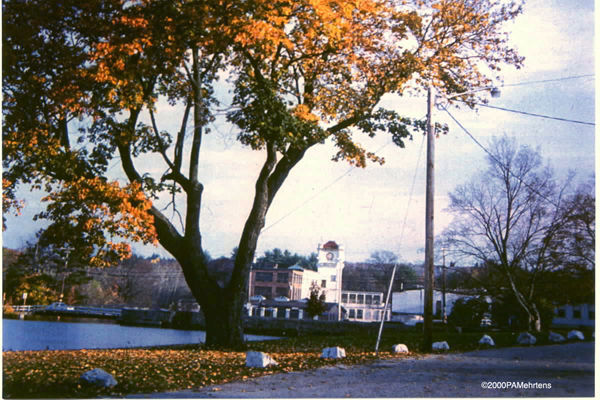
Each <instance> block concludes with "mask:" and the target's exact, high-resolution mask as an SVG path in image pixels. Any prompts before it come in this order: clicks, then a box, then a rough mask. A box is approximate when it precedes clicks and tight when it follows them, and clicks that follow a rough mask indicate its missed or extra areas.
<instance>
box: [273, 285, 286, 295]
mask: <svg viewBox="0 0 600 400" xmlns="http://www.w3.org/2000/svg"><path fill="white" fill-rule="evenodd" d="M275 295H276V296H278V297H279V296H285V297H287V295H288V290H287V288H286V287H278V288H275Z"/></svg>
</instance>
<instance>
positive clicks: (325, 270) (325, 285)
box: [302, 241, 346, 304]
mask: <svg viewBox="0 0 600 400" xmlns="http://www.w3.org/2000/svg"><path fill="white" fill-rule="evenodd" d="M317 258H318V263H317V269H318V270H317V271H312V270H308V269H306V270H304V279H303V280H302V298H308V297H310V288H311V286H312V285H313V283H316V284H317V286H319V288H320V289H321V291H322V292H323V293H325V301H326V302H328V303H338V304H339V303H340V296H341V289H342V270H343V269H344V266H345V265H346V262H345V261H346V255H345V253H344V246H343V245H338V244H337V243H336V242H333V241H329V242H327V243H325V244H324V245H322V246H321V245H319V247H318V253H317Z"/></svg>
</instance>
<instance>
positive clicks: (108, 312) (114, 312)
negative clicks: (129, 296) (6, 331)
mask: <svg viewBox="0 0 600 400" xmlns="http://www.w3.org/2000/svg"><path fill="white" fill-rule="evenodd" d="M46 307H48V306H36V305H33V306H12V309H13V310H14V311H15V312H27V313H29V312H30V313H36V312H40V311H45V310H46ZM50 311H57V312H60V313H61V314H63V313H64V314H86V315H103V316H113V317H119V316H120V315H121V309H120V308H108V307H80V306H71V307H69V309H64V310H60V309H59V310H50Z"/></svg>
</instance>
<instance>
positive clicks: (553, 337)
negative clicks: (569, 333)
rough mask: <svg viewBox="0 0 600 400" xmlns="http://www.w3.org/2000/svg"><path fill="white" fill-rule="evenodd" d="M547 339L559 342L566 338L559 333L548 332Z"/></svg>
mask: <svg viewBox="0 0 600 400" xmlns="http://www.w3.org/2000/svg"><path fill="white" fill-rule="evenodd" d="M548 340H549V341H551V342H554V343H561V342H564V341H565V340H566V339H565V337H564V336H563V335H561V334H560V333H555V332H550V334H549V335H548Z"/></svg>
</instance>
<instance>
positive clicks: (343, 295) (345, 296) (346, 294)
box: [342, 293, 348, 303]
mask: <svg viewBox="0 0 600 400" xmlns="http://www.w3.org/2000/svg"><path fill="white" fill-rule="evenodd" d="M347 302H348V293H342V303H347Z"/></svg>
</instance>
